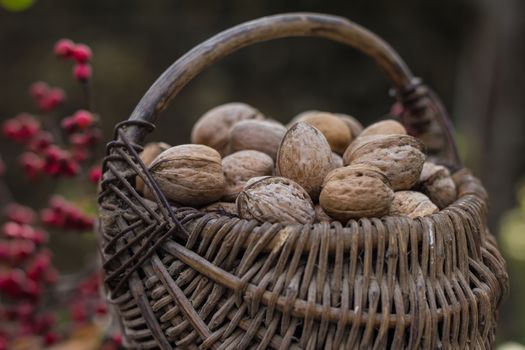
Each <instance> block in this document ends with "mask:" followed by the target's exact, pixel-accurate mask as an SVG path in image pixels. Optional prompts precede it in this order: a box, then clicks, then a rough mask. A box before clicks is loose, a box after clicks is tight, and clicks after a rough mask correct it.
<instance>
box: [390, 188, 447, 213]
mask: <svg viewBox="0 0 525 350" xmlns="http://www.w3.org/2000/svg"><path fill="white" fill-rule="evenodd" d="M438 211H439V208H438V207H437V206H436V205H435V204H434V203H432V201H431V200H430V199H429V198H428V197H427V196H425V195H424V194H423V193H421V192H416V191H398V192H396V193H394V200H393V201H392V205H391V206H390V215H393V216H408V217H409V218H411V219H415V218H417V217H421V216H427V215H432V214H434V213H437V212H438Z"/></svg>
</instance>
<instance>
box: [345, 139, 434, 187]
mask: <svg viewBox="0 0 525 350" xmlns="http://www.w3.org/2000/svg"><path fill="white" fill-rule="evenodd" d="M422 149H423V144H422V143H421V141H419V140H418V139H416V138H414V137H412V136H409V135H370V136H359V137H358V138H357V140H355V142H353V143H352V144H351V145H350V146H349V147H348V149H347V150H346V152H345V154H344V155H343V160H344V162H345V164H366V165H372V166H376V167H378V168H379V169H381V171H383V172H384V173H385V175H386V176H387V178H388V180H389V181H390V184H391V186H392V189H394V190H407V189H410V188H412V187H413V186H414V185H415V184H416V183H417V182H418V180H419V175H420V174H421V169H422V168H423V163H424V162H425V155H424V153H423V152H422Z"/></svg>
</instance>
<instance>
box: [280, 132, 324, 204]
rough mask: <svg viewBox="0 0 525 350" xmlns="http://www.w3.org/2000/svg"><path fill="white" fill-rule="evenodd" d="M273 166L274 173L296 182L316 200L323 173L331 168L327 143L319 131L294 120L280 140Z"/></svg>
mask: <svg viewBox="0 0 525 350" xmlns="http://www.w3.org/2000/svg"><path fill="white" fill-rule="evenodd" d="M275 168H276V172H277V175H279V176H282V177H286V178H288V179H292V180H293V181H295V182H297V183H298V184H299V185H300V186H301V187H302V188H304V189H305V190H306V192H308V194H309V195H310V197H311V198H312V199H313V200H316V199H317V197H318V196H319V192H320V191H321V185H322V184H323V180H324V178H325V176H326V174H328V173H329V172H330V171H331V170H332V169H333V162H332V151H331V149H330V145H329V144H328V142H327V141H326V138H325V137H324V135H323V134H322V133H321V131H319V130H318V129H316V128H314V127H313V126H311V125H309V124H307V123H304V122H297V123H295V124H294V125H293V126H292V127H291V128H290V129H288V131H287V132H286V134H285V135H284V138H283V140H282V141H281V145H280V146H279V151H278V152H277V160H276V163H275Z"/></svg>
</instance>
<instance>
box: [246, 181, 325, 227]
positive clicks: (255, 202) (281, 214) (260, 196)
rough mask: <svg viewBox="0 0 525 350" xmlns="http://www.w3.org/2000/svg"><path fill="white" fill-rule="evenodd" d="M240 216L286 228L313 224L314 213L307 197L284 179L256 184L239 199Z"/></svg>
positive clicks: (302, 191)
mask: <svg viewBox="0 0 525 350" xmlns="http://www.w3.org/2000/svg"><path fill="white" fill-rule="evenodd" d="M236 204H237V212H238V213H239V215H240V217H241V218H243V219H255V220H257V221H259V222H272V223H276V222H279V223H283V224H311V223H313V222H314V220H315V210H314V205H313V203H312V200H311V199H310V197H309V196H308V193H306V191H305V190H304V189H303V188H302V187H301V186H299V185H298V184H297V183H295V182H294V181H292V180H290V179H286V178H284V177H277V176H274V177H267V178H263V179H261V180H259V181H255V182H253V183H252V184H251V185H249V186H247V187H245V189H244V190H243V191H242V192H241V193H240V194H239V196H238V197H237V201H236Z"/></svg>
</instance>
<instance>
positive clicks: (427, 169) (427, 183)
mask: <svg viewBox="0 0 525 350" xmlns="http://www.w3.org/2000/svg"><path fill="white" fill-rule="evenodd" d="M419 182H420V183H419V189H420V190H421V192H423V193H424V194H426V195H427V196H428V197H429V198H430V200H431V201H432V202H433V203H434V204H435V205H437V206H438V208H439V209H443V208H446V207H448V206H449V205H450V204H452V203H453V202H454V201H455V200H456V198H457V189H456V184H455V183H454V180H452V177H451V176H450V172H449V171H448V169H447V168H445V167H444V166H441V165H436V164H434V163H431V162H425V164H424V165H423V170H422V171H421V176H420V177H419Z"/></svg>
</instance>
